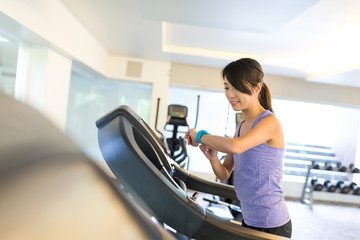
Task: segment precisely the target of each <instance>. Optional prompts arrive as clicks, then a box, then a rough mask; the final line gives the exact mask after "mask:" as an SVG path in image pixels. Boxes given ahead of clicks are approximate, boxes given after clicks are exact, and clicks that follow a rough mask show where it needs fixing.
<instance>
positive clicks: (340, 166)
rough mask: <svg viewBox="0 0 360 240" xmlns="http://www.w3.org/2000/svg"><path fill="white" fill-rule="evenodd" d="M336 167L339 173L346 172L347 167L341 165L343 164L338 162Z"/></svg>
mask: <svg viewBox="0 0 360 240" xmlns="http://www.w3.org/2000/svg"><path fill="white" fill-rule="evenodd" d="M336 166H337V170H338V171H339V172H346V169H347V168H346V167H345V166H343V165H341V162H338V163H337V164H336Z"/></svg>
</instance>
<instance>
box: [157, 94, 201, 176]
mask: <svg viewBox="0 0 360 240" xmlns="http://www.w3.org/2000/svg"><path fill="white" fill-rule="evenodd" d="M199 101H200V95H198V97H197V107H196V118H195V126H194V128H196V126H197V120H198V115H199ZM159 103H160V98H158V102H157V111H156V121H155V130H156V131H157V132H158V133H160V134H161V135H162V140H163V142H164V143H165V145H166V146H167V149H168V152H169V156H170V157H171V159H173V160H174V161H175V162H176V163H177V164H179V165H180V166H181V167H182V168H186V169H187V170H188V168H189V161H190V158H189V156H188V153H187V149H186V142H185V139H184V136H178V135H179V134H185V133H186V132H187V131H188V130H189V129H190V127H189V124H188V122H187V116H188V108H187V107H186V106H183V105H178V104H170V105H169V106H168V113H167V120H166V123H165V126H164V130H165V131H166V132H170V133H172V135H171V137H168V138H166V137H165V136H164V134H163V133H162V132H160V131H159V130H158V129H157V119H158V110H159ZM180 128H185V129H186V131H184V130H181V129H180ZM186 159H187V163H186V162H185V160H186Z"/></svg>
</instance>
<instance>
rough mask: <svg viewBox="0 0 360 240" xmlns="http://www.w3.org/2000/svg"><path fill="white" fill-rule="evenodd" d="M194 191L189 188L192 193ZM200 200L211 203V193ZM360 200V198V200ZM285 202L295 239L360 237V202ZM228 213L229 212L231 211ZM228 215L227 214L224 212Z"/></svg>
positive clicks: (351, 238) (205, 205)
mask: <svg viewBox="0 0 360 240" xmlns="http://www.w3.org/2000/svg"><path fill="white" fill-rule="evenodd" d="M192 194H193V192H192V191H188V195H189V196H191V195H192ZM199 194H200V195H199V197H198V198H197V202H198V203H199V204H200V205H202V206H204V207H207V206H208V202H206V201H203V200H202V199H203V197H207V198H210V199H211V198H212V195H208V194H204V193H199ZM359 204H360V202H359ZM286 205H287V207H288V210H289V212H290V216H291V221H292V227H293V232H292V239H295V240H358V239H360V208H359V205H353V204H346V205H340V204H336V203H328V202H320V201H314V204H313V210H311V209H310V207H309V206H308V205H305V204H302V203H300V201H299V200H297V199H287V200H286ZM228 214H229V213H228ZM225 216H228V215H226V214H225Z"/></svg>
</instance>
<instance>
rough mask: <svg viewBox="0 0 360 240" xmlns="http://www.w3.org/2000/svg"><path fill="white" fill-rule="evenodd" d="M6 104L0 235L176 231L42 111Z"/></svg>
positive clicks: (0, 103) (1, 107)
mask: <svg viewBox="0 0 360 240" xmlns="http://www.w3.org/2000/svg"><path fill="white" fill-rule="evenodd" d="M0 112H1V118H0V131H1V135H0V192H1V198H0V209H1V215H0V221H1V224H0V239H38V240H45V239H46V240H47V239H54V240H58V239H59V240H60V239H74V238H76V239H80V240H82V239H83V240H85V239H144V240H145V239H149V240H150V239H152V240H157V239H164V240H165V239H166V240H174V239H175V237H174V236H172V235H171V234H170V233H169V232H167V231H165V230H164V229H163V228H162V226H161V225H160V224H158V223H156V222H154V221H153V220H152V219H151V215H149V214H147V213H146V212H145V211H144V210H142V209H140V207H139V205H136V204H135V203H134V201H133V200H132V199H130V198H129V196H128V194H127V193H125V192H124V191H122V190H121V189H120V188H119V187H118V186H117V185H115V183H114V182H113V181H112V180H111V179H110V178H109V177H108V176H107V175H106V174H105V173H104V172H103V171H102V170H101V169H100V168H99V167H98V166H97V164H95V163H94V162H92V161H91V160H89V159H88V158H87V157H86V156H85V154H84V153H82V152H81V151H80V150H79V149H78V147H77V146H76V145H75V144H73V143H72V142H71V141H70V140H69V139H68V138H67V137H66V136H65V135H64V134H63V133H61V132H60V131H59V130H58V129H57V128H56V127H54V125H53V124H52V123H50V122H49V121H48V120H47V119H45V117H43V116H42V115H40V113H38V112H37V111H35V110H33V109H32V108H30V107H28V106H26V105H24V104H21V103H20V102H17V101H15V100H13V99H11V98H9V97H7V96H4V95H2V94H0Z"/></svg>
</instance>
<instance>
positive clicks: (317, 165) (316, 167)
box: [312, 163, 320, 169]
mask: <svg viewBox="0 0 360 240" xmlns="http://www.w3.org/2000/svg"><path fill="white" fill-rule="evenodd" d="M312 168H313V169H320V165H319V164H318V163H314V164H313V167H312Z"/></svg>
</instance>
